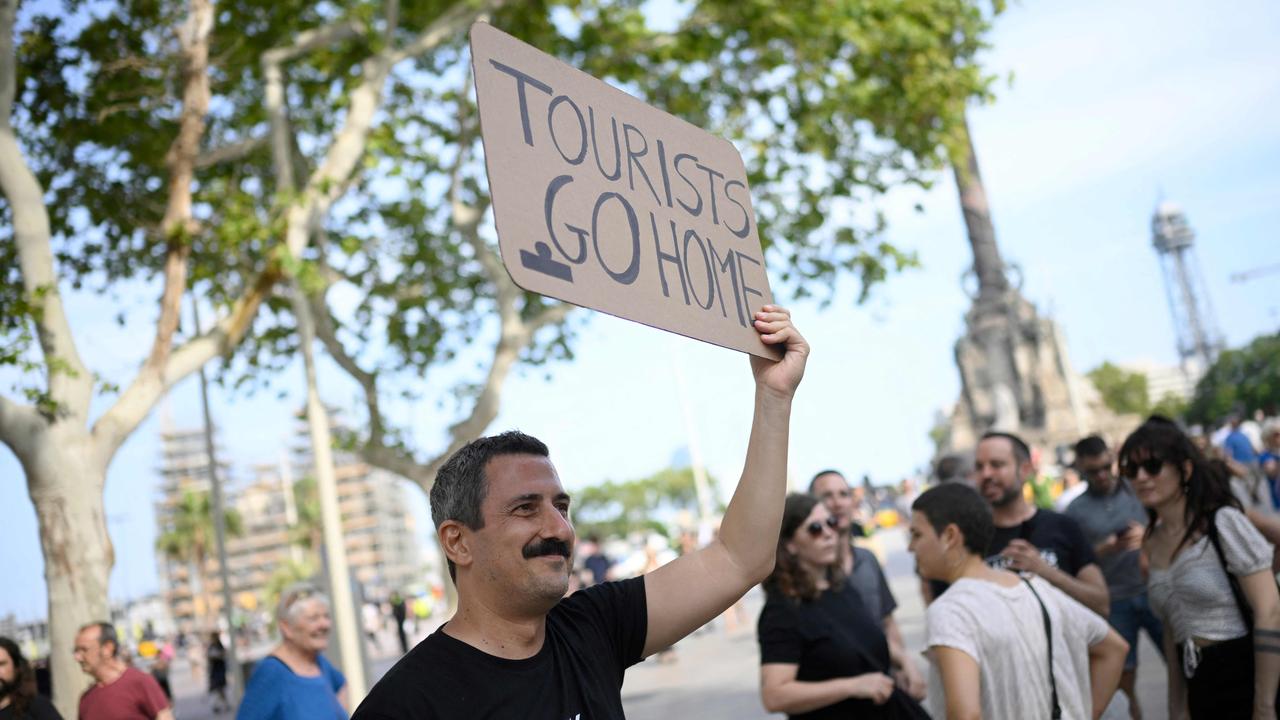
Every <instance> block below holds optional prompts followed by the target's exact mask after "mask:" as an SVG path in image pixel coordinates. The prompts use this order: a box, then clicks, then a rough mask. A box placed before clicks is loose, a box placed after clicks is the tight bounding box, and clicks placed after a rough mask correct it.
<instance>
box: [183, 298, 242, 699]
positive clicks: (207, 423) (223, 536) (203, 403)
mask: <svg viewBox="0 0 1280 720" xmlns="http://www.w3.org/2000/svg"><path fill="white" fill-rule="evenodd" d="M191 319H192V321H193V322H194V323H195V334H196V335H199V334H200V303H199V302H197V301H196V299H195V298H194V297H192V298H191ZM198 372H199V375H200V407H201V409H202V411H203V413H204V448H205V453H206V454H207V455H208V458H209V490H210V495H211V496H212V499H213V530H214V541H215V544H216V545H217V548H218V578H219V579H220V580H221V581H222V613H223V615H224V616H225V617H226V621H227V634H228V637H229V638H230V641H229V642H228V643H227V648H226V650H227V664H228V665H229V668H228V670H230V673H231V675H230V679H231V683H230V685H231V694H230V697H229V698H228V699H229V700H230V701H231V706H232V707H236V706H238V705H239V704H240V694H241V693H242V692H243V691H244V677H243V672H242V670H241V667H240V660H239V658H238V657H237V652H236V625H235V605H233V604H232V601H231V573H230V571H229V570H228V568H227V519H226V517H225V516H224V514H223V513H224V505H223V498H222V480H221V478H219V476H218V460H217V458H216V457H215V455H214V449H213V418H212V414H211V413H210V412H209V381H208V380H207V379H206V378H205V374H204V365H201V366H200V369H199V371H198Z"/></svg>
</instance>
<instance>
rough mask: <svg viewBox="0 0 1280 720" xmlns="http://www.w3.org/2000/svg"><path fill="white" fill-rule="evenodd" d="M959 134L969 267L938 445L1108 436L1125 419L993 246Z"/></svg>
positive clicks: (975, 174) (957, 167)
mask: <svg viewBox="0 0 1280 720" xmlns="http://www.w3.org/2000/svg"><path fill="white" fill-rule="evenodd" d="M964 133H965V138H964V143H963V145H962V147H961V150H960V151H959V152H958V153H955V154H953V157H952V163H951V165H952V170H953V172H954V173H955V180H956V188H957V189H958V191H959V195H960V207H961V210H962V211H963V213H964V221H965V228H966V230H967V231H968V235H969V245H970V247H971V248H972V250H973V266H972V267H971V268H970V270H969V271H968V272H967V273H966V274H965V276H966V277H965V279H966V281H967V282H966V284H967V285H968V286H969V287H968V288H967V290H968V292H969V296H970V299H971V300H972V305H971V307H970V308H969V311H968V312H967V313H966V314H965V333H964V335H963V336H962V337H961V338H960V339H959V340H957V341H956V345H955V360H956V367H957V368H958V369H959V371H960V382H961V391H960V399H959V400H958V401H957V402H956V404H955V407H954V409H953V410H952V413H951V418H950V428H949V434H948V435H949V436H948V437H947V438H946V440H944V442H943V447H942V448H940V450H943V451H946V450H961V449H968V448H972V447H973V446H974V445H975V444H976V443H977V439H978V437H979V436H980V435H981V434H982V433H984V432H986V431H988V430H1003V431H1007V432H1014V433H1018V434H1020V435H1021V436H1023V437H1024V438H1025V439H1026V440H1027V441H1028V442H1030V443H1031V444H1032V445H1035V446H1039V447H1041V448H1043V449H1045V450H1056V449H1058V448H1060V447H1062V446H1064V445H1069V444H1071V443H1073V442H1075V441H1076V440H1077V439H1079V438H1080V437H1082V436H1083V435H1085V434H1087V433H1090V432H1101V433H1103V434H1105V435H1112V436H1114V435H1115V434H1117V432H1116V431H1117V429H1119V428H1122V427H1124V426H1125V425H1126V424H1128V423H1129V422H1131V419H1127V420H1122V419H1121V418H1117V417H1116V416H1115V415H1114V414H1113V413H1111V412H1110V411H1109V410H1108V409H1107V408H1106V406H1105V405H1103V404H1102V400H1101V397H1100V395H1099V394H1098V392H1097V391H1096V390H1095V389H1094V388H1093V386H1092V384H1091V383H1090V382H1089V381H1088V380H1087V379H1085V378H1083V377H1081V376H1080V375H1078V374H1077V373H1076V372H1075V371H1074V369H1073V368H1072V367H1071V363H1070V360H1069V358H1068V355H1067V351H1066V345H1065V342H1064V340H1063V337H1062V333H1061V331H1060V329H1059V328H1058V326H1057V324H1056V323H1055V322H1054V321H1053V320H1052V319H1050V318H1047V317H1042V316H1041V315H1040V314H1039V313H1038V312H1037V310H1036V308H1035V306H1034V305H1032V304H1031V303H1030V302H1029V301H1028V300H1027V299H1026V298H1025V297H1023V295H1022V292H1021V284H1022V281H1021V280H1022V279H1021V273H1020V272H1018V268H1017V266H1012V265H1007V264H1006V263H1005V262H1004V259H1003V258H1001V256H1000V248H999V246H998V245H997V244H996V233H995V226H994V225H993V224H992V222H991V209H990V205H989V204H988V201H987V193H986V189H985V187H984V186H983V184H982V175H981V173H980V171H979V169H978V158H977V153H976V152H975V151H974V147H973V140H972V138H971V137H970V136H969V129H968V125H967V123H966V125H965V128H964ZM970 279H972V281H970Z"/></svg>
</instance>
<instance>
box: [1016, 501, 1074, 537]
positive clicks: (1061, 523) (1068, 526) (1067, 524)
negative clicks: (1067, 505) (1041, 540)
mask: <svg viewBox="0 0 1280 720" xmlns="http://www.w3.org/2000/svg"><path fill="white" fill-rule="evenodd" d="M1081 497H1083V496H1081ZM1079 499H1080V498H1076V500H1079ZM1073 504H1074V503H1073ZM1029 522H1030V523H1032V525H1034V528H1035V529H1036V530H1040V529H1041V528H1043V529H1044V530H1045V531H1052V532H1057V531H1061V530H1079V529H1080V523H1079V522H1078V521H1077V520H1076V519H1075V518H1073V517H1071V516H1070V515H1069V514H1067V513H1065V512H1058V511H1057V510H1045V509H1043V508H1042V509H1040V510H1037V511H1036V514H1035V515H1034V516H1032V518H1031V519H1030V521H1029Z"/></svg>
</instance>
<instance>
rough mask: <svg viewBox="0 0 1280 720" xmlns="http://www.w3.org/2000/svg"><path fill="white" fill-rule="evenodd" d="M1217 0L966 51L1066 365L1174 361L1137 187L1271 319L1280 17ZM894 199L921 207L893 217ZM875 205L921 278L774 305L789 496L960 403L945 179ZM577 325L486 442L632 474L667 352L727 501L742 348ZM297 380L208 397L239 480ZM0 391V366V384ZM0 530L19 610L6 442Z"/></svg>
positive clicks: (419, 506) (987, 137) (126, 582)
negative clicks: (857, 300)
mask: <svg viewBox="0 0 1280 720" xmlns="http://www.w3.org/2000/svg"><path fill="white" fill-rule="evenodd" d="M1225 7H1227V6H1224V5H1221V4H1205V3H1197V2H1155V1H1148V2H1128V3H1113V2H1105V1H1103V0H1088V1H1084V2H1075V3H1060V2H1059V3H1053V2H1037V3H1031V2H1027V3H1021V4H1015V5H1013V6H1012V7H1011V8H1010V10H1009V11H1008V12H1007V13H1006V14H1005V15H1004V16H1003V17H1001V18H1000V19H999V21H998V23H997V28H996V31H995V33H994V35H993V38H992V40H993V43H994V49H993V50H992V51H991V53H990V55H989V57H988V59H987V62H988V65H989V67H990V69H991V70H993V71H995V72H998V73H1001V74H1010V73H1011V74H1012V76H1013V80H1012V83H1011V84H1005V83H1002V84H1001V85H1000V86H999V87H998V88H997V95H998V99H997V100H996V102H995V103H994V104H992V105H989V106H985V107H981V108H975V109H974V110H973V111H972V112H971V116H970V120H971V124H972V127H973V132H974V136H975V142H976V144H977V148H978V153H979V158H980V161H981V163H982V171H983V175H984V177H985V180H986V184H987V191H988V194H989V196H990V200H991V204H992V209H993V213H994V219H995V224H996V231H997V237H998V240H999V243H1000V244H1001V246H1002V248H1003V251H1004V255H1005V257H1006V259H1007V260H1009V261H1012V262H1016V263H1019V264H1020V265H1021V267H1022V269H1023V272H1024V275H1025V277H1026V282H1025V289H1024V291H1025V293H1026V295H1027V296H1028V297H1029V298H1030V299H1031V300H1032V301H1033V302H1035V303H1037V305H1038V306H1039V307H1040V309H1041V311H1042V312H1043V311H1049V312H1051V313H1052V315H1053V316H1054V317H1055V318H1056V319H1057V320H1058V321H1059V322H1060V323H1061V324H1062V326H1063V329H1064V333H1065V335H1066V339H1067V343H1068V347H1069V348H1070V354H1071V358H1072V361H1073V363H1074V364H1075V366H1076V367H1077V368H1078V369H1081V370H1084V369H1088V368H1091V367H1094V366H1096V365H1097V364H1098V363H1100V362H1102V361H1103V360H1113V361H1120V362H1132V361H1139V360H1148V361H1155V362H1160V363H1164V364H1172V363H1174V361H1175V360H1176V355H1175V351H1174V335H1173V330H1172V327H1171V323H1170V319H1169V312H1168V309H1167V307H1166V304H1165V294H1164V288H1163V286H1162V284H1161V277H1160V273H1159V267H1158V264H1157V261H1156V256H1155V253H1154V251H1153V250H1152V249H1151V246H1150V238H1149V221H1150V216H1151V211H1152V209H1153V208H1154V205H1155V203H1156V200H1157V198H1158V197H1159V194H1160V193H1163V195H1164V196H1165V197H1166V198H1168V199H1170V200H1175V201H1177V202H1179V203H1180V204H1181V205H1182V206H1183V207H1184V208H1185V210H1186V212H1187V214H1188V217H1189V219H1190V222H1191V223H1192V225H1193V227H1194V228H1195V229H1196V231H1197V233H1198V239H1197V252H1198V255H1199V259H1200V262H1201V265H1202V271H1203V274H1204V276H1205V279H1206V281H1207V284H1208V289H1209V293H1210V295H1211V297H1212V299H1213V303H1214V305H1215V307H1216V309H1217V322H1218V325H1219V327H1220V329H1221V331H1222V333H1223V335H1224V336H1225V337H1226V339H1227V341H1228V343H1229V344H1232V345H1238V344H1241V343H1243V342H1246V341H1248V340H1249V339H1251V338H1252V337H1254V336H1256V335H1258V334H1260V333H1263V332H1274V331H1276V329H1277V328H1280V292H1278V291H1277V290H1278V289H1280V275H1271V276H1268V277H1265V278H1259V279H1257V280H1254V281H1252V282H1249V283H1242V284H1237V283H1231V282H1230V281H1229V276H1230V275H1231V274H1232V273H1234V272H1239V271H1242V270H1246V269H1248V268H1252V267H1258V266H1263V265H1269V264H1273V263H1275V262H1280V242H1278V240H1280V133H1277V132H1276V131H1275V127H1276V120H1275V119H1276V118H1277V117H1280V44H1278V43H1276V42H1275V37H1276V32H1277V29H1280V6H1277V5H1276V4H1275V3H1270V2H1265V1H1262V0H1257V1H1248V2H1246V1H1241V2H1236V3H1231V4H1230V6H1229V7H1230V11H1229V12H1227V11H1224V8H1225ZM916 203H919V204H920V205H922V206H923V208H924V212H923V213H916V212H914V211H913V209H912V208H913V206H914V205H915V204H916ZM883 207H884V209H885V211H886V213H887V216H888V219H889V222H890V226H889V231H888V239H889V240H890V241H891V242H893V243H895V244H897V245H899V246H901V247H904V248H909V249H914V250H916V251H917V252H918V253H919V255H920V258H921V260H922V262H923V265H924V266H923V267H922V268H920V269H917V270H913V271H910V272H908V273H905V274H903V275H900V276H897V277H894V278H892V279H890V281H889V282H888V284H887V285H885V286H884V287H882V288H880V289H879V290H878V291H877V292H876V293H875V295H874V296H873V298H872V299H871V300H870V301H869V302H868V303H867V304H865V305H862V306H855V305H854V304H853V300H852V299H853V297H854V293H853V288H852V287H846V288H842V292H841V293H840V294H838V296H837V299H836V302H835V303H833V304H832V306H831V307H829V308H827V309H825V310H821V309H819V308H817V307H814V306H812V305H807V304H797V305H795V306H794V310H795V315H796V320H797V324H798V325H799V326H800V328H801V330H802V331H803V332H804V333H805V335H806V336H807V337H808V339H809V340H810V342H811V344H812V345H813V347H814V355H813V358H812V360H811V362H810V365H809V372H808V375H807V377H806V379H805V383H804V385H803V386H802V387H801V390H800V394H799V396H798V399H797V402H796V405H795V414H794V419H793V430H792V437H793V440H792V450H791V459H790V467H791V474H792V477H793V479H794V480H796V481H797V482H799V481H801V480H803V479H805V478H807V477H808V476H809V475H810V474H812V473H813V472H814V471H816V470H818V469H820V468H824V467H837V468H841V469H843V470H845V471H846V473H848V474H854V475H857V474H861V473H864V472H865V473H869V474H870V475H871V476H872V477H873V478H874V479H876V480H877V481H880V482H891V481H896V480H897V479H899V478H900V477H902V476H903V475H904V474H906V473H909V472H910V471H912V470H913V469H914V468H916V467H919V466H920V465H922V464H923V463H924V462H925V461H926V460H927V458H928V456H929V453H930V443H929V440H928V438H927V435H926V433H927V432H928V429H929V427H930V425H931V423H932V421H933V417H934V414H935V412H936V411H937V410H938V409H939V408H941V407H943V406H945V405H947V404H949V403H951V402H952V401H954V399H955V397H956V395H957V392H958V390H959V380H958V377H957V374H956V370H955V367H954V364H953V362H952V344H953V343H954V341H955V339H956V337H957V336H958V335H959V333H960V332H961V330H962V315H963V313H964V311H965V310H966V309H967V307H968V300H967V298H966V297H965V295H964V293H963V292H962V291H961V289H960V284H959V278H960V275H961V273H962V272H963V271H964V269H965V268H966V267H967V266H968V264H969V262H970V257H969V251H968V244H967V241H966V239H965V235H964V227H963V222H962V220H961V217H960V213H959V210H958V204H957V201H956V198H955V189H954V186H953V185H952V183H951V181H950V178H949V176H946V175H941V176H939V178H938V183H937V185H936V186H935V187H934V189H933V190H931V191H929V192H923V191H900V192H895V193H893V194H891V196H890V197H888V198H887V199H886V200H885V202H884V204H883ZM122 294H123V298H122V306H123V307H124V308H125V309H126V311H127V312H128V314H129V322H128V323H127V324H126V326H125V327H124V328H120V327H117V326H116V325H115V323H114V322H112V321H111V320H110V318H112V317H113V316H114V314H115V308H112V309H111V310H110V312H105V313H104V312H103V310H102V306H103V299H102V298H99V297H96V296H89V295H71V296H69V299H68V303H69V307H70V310H71V312H72V314H73V316H72V319H73V324H74V327H75V330H76V332H77V336H78V338H79V342H80V348H81V352H82V353H84V354H85V355H86V357H87V359H88V360H89V361H90V362H91V363H92V365H93V367H94V369H95V370H96V371H97V372H99V373H100V374H102V375H103V376H105V377H107V378H110V379H114V380H117V381H123V380H125V379H127V378H128V377H129V375H130V374H131V373H132V371H133V369H134V368H136V367H137V365H138V363H139V362H140V361H141V359H142V354H141V353H142V352H143V350H144V349H145V347H147V345H148V344H147V342H146V341H145V338H146V333H147V332H148V327H147V325H148V323H149V322H150V321H151V320H152V318H153V313H154V311H153V308H154V297H155V294H156V291H155V289H154V288H153V287H149V286H147V287H132V288H127V289H125V290H124V291H123V293H122ZM578 322H580V323H582V325H583V328H582V330H581V332H580V335H579V341H578V344H577V345H576V352H577V359H576V360H575V361H574V362H573V363H572V364H562V365H558V366H553V367H550V368H540V369H535V370H528V371H522V372H517V374H516V376H515V377H514V378H513V379H512V380H511V382H510V383H509V384H508V387H507V391H506V393H505V396H504V399H503V402H504V404H503V410H502V413H501V415H500V416H499V418H498V420H497V422H495V423H494V425H493V427H492V429H495V430H496V429H505V428H510V427H519V428H521V429H523V430H525V431H527V432H531V433H534V434H536V435H538V436H540V437H542V438H543V439H545V440H546V441H547V442H548V443H549V444H550V446H551V448H552V454H553V460H554V461H555V462H556V464H557V466H558V468H559V470H560V473H561V476H562V478H563V479H564V481H565V484H566V485H567V486H568V487H569V488H570V489H572V488H575V487H581V486H583V485H586V484H590V483H594V482H598V481H600V480H603V479H606V478H612V479H625V478H630V477H638V476H642V475H645V474H648V473H651V472H653V471H656V470H658V469H661V468H662V467H665V466H666V465H667V463H668V462H669V461H670V459H671V457H672V455H673V453H675V452H676V451H677V450H678V449H679V448H681V447H683V446H685V445H686V444H687V438H686V436H685V431H684V426H683V422H682V419H681V414H680V407H679V404H678V398H677V396H676V391H675V383H674V381H673V372H674V370H673V367H674V363H679V364H680V366H681V367H682V368H683V372H684V374H685V376H686V378H687V385H688V389H689V399H690V402H691V403H692V406H693V415H694V420H695V424H696V430H697V435H698V438H699V441H700V444H701V446H702V452H703V455H704V457H705V459H706V463H707V465H708V467H709V469H710V471H711V472H712V473H713V474H715V475H717V476H718V477H720V478H721V479H722V481H727V482H726V484H727V485H729V486H730V487H731V486H732V484H733V480H734V479H735V478H736V477H737V475H738V473H739V472H740V470H741V463H742V456H743V453H744V450H745V442H746V435H747V428H748V424H749V421H750V413H751V395H752V389H751V380H750V374H749V371H748V368H747V360H746V358H744V357H742V356H740V355H738V354H736V353H733V352H731V351H726V350H723V349H720V348H716V347H712V346H707V345H703V344H700V343H697V342H694V341H690V340H686V339H683V338H678V337H675V336H670V335H667V334H664V333H661V332H659V331H656V330H652V329H650V328H646V327H643V326H640V325H635V324H632V323H628V322H625V321H621V320H617V319H615V318H611V317H608V316H604V315H600V314H590V315H588V314H587V313H585V312H580V313H579V314H578ZM480 341H487V338H481V339H478V341H477V342H480ZM465 372H467V371H466V370H465V369H462V368H455V369H446V370H442V371H440V372H438V373H435V374H434V375H433V376H432V377H431V378H429V380H430V382H431V383H432V384H431V385H430V386H429V387H427V388H425V392H426V394H427V396H428V398H438V397H444V394H445V392H446V391H447V388H448V384H449V381H450V380H452V379H453V378H456V377H459V376H461V375H462V374H464V373H465ZM299 375H300V370H297V369H293V370H290V372H289V373H288V374H287V375H286V376H284V377H282V378H281V379H280V380H279V381H278V382H277V384H276V387H277V388H278V389H280V390H283V391H285V392H286V393H287V395H286V397H285V398H284V399H278V398H277V396H276V393H275V392H264V393H259V394H258V395H256V396H253V397H244V396H233V395H231V394H230V393H228V392H226V391H219V390H216V389H215V392H214V410H213V411H214V415H215V417H216V418H217V421H218V423H219V424H220V425H221V427H222V428H223V431H222V443H223V445H224V446H225V447H226V448H227V449H228V450H229V451H230V454H231V456H232V457H231V460H232V462H233V463H234V464H235V465H236V467H237V469H238V472H239V473H240V476H241V477H242V478H243V477H245V476H247V475H248V466H249V465H251V464H253V463H258V462H270V461H272V460H274V459H275V458H276V457H277V456H278V451H279V448H280V447H281V446H282V445H283V443H284V441H285V438H286V437H287V436H288V435H289V434H290V432H291V431H292V428H293V421H292V418H291V413H292V411H293V410H294V409H295V408H297V407H299V406H300V405H301V403H302V395H301V393H300V392H299V390H298V384H299V383H298V377H299ZM9 377H11V376H4V377H0V380H3V381H4V382H0V388H4V389H6V390H7V388H8V385H9V382H8V379H9ZM548 378H549V379H548ZM323 381H324V383H325V394H326V399H327V400H328V401H329V402H331V403H334V404H337V405H341V406H346V407H357V394H356V392H355V389H354V388H353V387H352V386H351V385H350V383H349V382H347V381H345V380H344V379H343V378H341V377H340V376H339V375H337V374H336V373H334V372H332V371H330V372H326V373H325V374H324V380H323ZM606 390H607V393H608V394H607V400H606V401H604V402H602V396H604V395H605V391H606ZM393 407H394V408H395V411H396V414H397V415H398V417H397V419H398V421H399V422H400V423H401V424H402V425H406V426H410V427H412V428H413V430H414V433H415V435H416V437H417V439H418V440H419V442H420V444H421V446H422V447H423V448H425V449H427V450H430V449H433V448H436V447H439V445H440V444H441V443H442V440H443V433H444V429H445V428H446V427H447V425H448V424H449V422H450V421H451V420H452V419H453V416H452V414H451V412H450V409H449V408H450V405H449V404H448V403H447V402H446V403H445V404H444V406H443V409H442V407H441V406H440V404H439V403H437V402H434V401H430V400H429V401H423V402H419V403H417V404H416V405H412V406H411V405H408V404H406V403H402V402H401V403H393ZM164 412H167V413H168V414H169V416H171V417H172V419H173V421H174V422H175V423H176V424H178V425H181V426H194V425H196V424H197V423H198V422H199V404H198V392H197V389H196V386H195V383H194V382H193V381H188V382H186V383H184V384H182V385H181V386H179V387H178V388H177V389H176V390H175V391H174V393H173V394H172V395H171V397H170V399H169V400H168V402H167V409H166V410H165V411H164ZM161 414H162V413H161V412H157V413H154V414H153V416H152V417H151V418H149V419H148V420H147V421H146V422H145V423H144V424H143V425H142V426H141V427H140V428H139V430H138V432H136V433H135V434H134V436H133V437H132V438H131V439H130V440H129V441H128V442H127V443H126V444H125V446H124V447H123V448H122V449H121V451H120V453H119V454H118V455H117V456H116V459H115V461H114V463H113V464H112V466H111V469H110V473H109V476H108V482H107V489H106V506H107V512H108V517H109V519H110V528H111V531H112V537H113V541H114V542H115V545H116V553H117V566H116V569H115V571H114V572H113V575H112V586H111V594H112V596H113V597H117V598H118V597H124V596H136V595H139V594H142V593H145V592H151V591H154V590H155V589H156V577H155V563H154V559H153V553H152V550H151V548H152V546H153V544H154V536H155V529H154V523H153V521H152V508H151V500H152V499H153V498H154V497H155V493H156V488H157V486H158V480H159V477H158V474H157V472H156V468H157V467H158V465H159V463H160V454H159V446H158V437H157V434H158V431H159V427H160V420H159V419H160V417H161ZM410 497H411V498H412V503H413V507H414V510H415V512H416V513H418V514H419V517H421V518H425V502H424V501H423V499H422V497H421V493H420V492H418V491H417V490H414V489H412V488H410ZM423 524H424V525H425V520H423ZM0 526H2V527H4V528H5V533H4V534H5V539H4V542H3V543H0V566H2V567H4V568H5V569H6V586H7V589H6V591H5V592H4V593H3V597H0V616H2V615H4V614H7V613H9V612H14V613H16V614H18V615H19V616H20V617H23V618H28V617H34V616H39V615H42V614H43V612H44V603H45V598H44V583H43V578H42V571H43V570H42V563H41V559H40V549H39V538H38V533H37V531H36V527H35V514H34V512H33V511H32V509H31V505H30V501H29V500H28V498H27V495H26V487H25V483H24V482H23V479H22V472H21V468H20V467H19V466H18V464H17V462H16V460H15V459H14V458H13V456H12V455H11V454H10V453H9V452H8V450H7V449H4V450H0Z"/></svg>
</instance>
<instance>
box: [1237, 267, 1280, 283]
mask: <svg viewBox="0 0 1280 720" xmlns="http://www.w3.org/2000/svg"><path fill="white" fill-rule="evenodd" d="M1278 272H1280V263H1274V264H1272V265H1263V266H1262V267H1256V268H1253V269H1251V270H1245V271H1243V272H1238V273H1232V274H1231V282H1233V283H1242V282H1249V281H1250V280H1254V279H1256V278H1260V277H1262V276H1263V275H1270V274H1272V273H1278Z"/></svg>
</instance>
